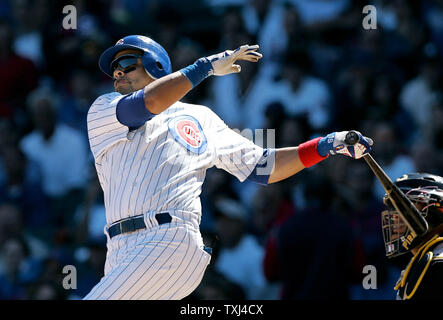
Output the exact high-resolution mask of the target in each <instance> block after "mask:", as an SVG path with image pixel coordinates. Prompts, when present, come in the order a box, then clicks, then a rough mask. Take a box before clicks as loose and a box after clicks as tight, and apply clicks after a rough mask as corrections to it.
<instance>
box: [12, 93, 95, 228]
mask: <svg viewBox="0 0 443 320" xmlns="http://www.w3.org/2000/svg"><path fill="white" fill-rule="evenodd" d="M55 108H56V106H55V99H54V98H53V96H52V93H51V92H47V91H45V90H43V89H40V90H38V91H36V92H33V94H32V95H31V97H30V100H29V111H30V114H31V116H32V120H33V123H34V130H33V131H32V132H31V133H30V134H28V135H26V136H25V137H23V139H22V141H21V142H20V146H21V148H22V150H23V152H24V153H25V155H26V156H27V158H28V159H29V160H31V161H33V162H35V163H36V165H37V166H38V168H39V170H40V173H41V178H42V184H43V190H44V192H45V193H46V195H47V196H48V198H49V204H50V208H51V212H52V214H53V217H54V223H55V224H56V225H57V226H58V227H63V226H68V225H69V223H71V222H72V221H71V219H72V216H73V214H74V210H75V208H76V207H77V205H78V203H79V202H80V199H81V197H82V189H83V188H84V187H85V185H86V177H87V145H86V143H85V141H84V138H83V137H82V136H81V134H80V133H79V132H78V131H76V130H74V129H71V128H69V127H67V126H66V125H63V124H59V123H57V122H56V118H57V113H56V109H55ZM67 146H69V147H67Z"/></svg>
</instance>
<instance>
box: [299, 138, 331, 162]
mask: <svg viewBox="0 0 443 320" xmlns="http://www.w3.org/2000/svg"><path fill="white" fill-rule="evenodd" d="M321 138H322V137H319V138H315V139H312V140H309V141H306V142H303V143H302V144H300V145H299V146H298V157H299V158H300V161H301V162H302V163H303V165H304V166H305V168H309V167H312V166H313V165H314V164H317V163H319V162H320V161H322V160H324V159H326V158H327V157H329V154H327V155H326V156H324V157H323V156H321V155H319V154H318V151H317V144H318V141H319V140H320V139H321Z"/></svg>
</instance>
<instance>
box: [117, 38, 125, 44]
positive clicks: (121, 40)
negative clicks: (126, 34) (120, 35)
mask: <svg viewBox="0 0 443 320" xmlns="http://www.w3.org/2000/svg"><path fill="white" fill-rule="evenodd" d="M123 42H124V40H123V39H120V40H118V41H117V42H116V43H115V44H116V45H118V44H123Z"/></svg>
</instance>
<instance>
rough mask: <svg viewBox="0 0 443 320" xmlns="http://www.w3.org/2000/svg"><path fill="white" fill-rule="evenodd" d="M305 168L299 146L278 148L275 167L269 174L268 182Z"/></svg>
mask: <svg viewBox="0 0 443 320" xmlns="http://www.w3.org/2000/svg"><path fill="white" fill-rule="evenodd" d="M304 168H305V166H304V165H303V163H302V162H301V161H300V157H299V155H298V147H289V148H280V149H276V151H275V163H274V169H273V170H272V172H271V175H270V176H269V180H268V183H274V182H278V181H281V180H284V179H287V178H289V177H291V176H293V175H294V174H296V173H297V172H299V171H301V170H303V169H304Z"/></svg>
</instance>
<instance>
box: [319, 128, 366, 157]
mask: <svg viewBox="0 0 443 320" xmlns="http://www.w3.org/2000/svg"><path fill="white" fill-rule="evenodd" d="M348 132H349V131H341V132H333V133H330V134H328V135H327V136H326V137H324V138H322V139H320V141H319V142H318V145H317V151H318V153H319V154H320V155H322V156H326V155H327V154H331V155H335V154H337V153H339V154H343V155H345V156H348V157H351V158H354V159H359V158H361V157H363V156H364V155H365V154H367V153H369V152H370V151H371V149H372V148H371V146H372V145H373V143H374V142H373V141H372V139H370V138H368V137H364V136H363V135H362V134H361V133H360V132H358V131H355V132H356V133H357V134H358V135H359V137H360V140H359V141H358V142H357V143H356V144H354V145H352V144H347V143H346V142H345V139H346V134H347V133H348Z"/></svg>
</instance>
